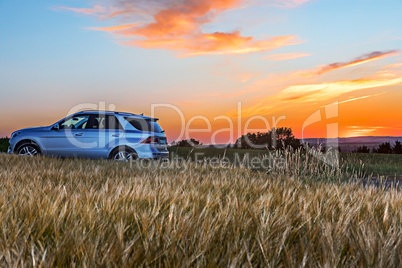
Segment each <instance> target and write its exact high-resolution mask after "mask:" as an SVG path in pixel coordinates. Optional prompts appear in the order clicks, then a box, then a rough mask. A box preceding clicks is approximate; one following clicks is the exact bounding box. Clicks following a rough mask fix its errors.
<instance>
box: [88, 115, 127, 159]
mask: <svg viewBox="0 0 402 268" xmlns="http://www.w3.org/2000/svg"><path fill="white" fill-rule="evenodd" d="M123 134H124V130H123V127H122V126H121V124H120V122H119V120H118V119H117V118H116V116H114V115H105V114H93V115H91V117H90V119H89V123H88V125H87V127H86V129H85V141H86V143H87V144H92V145H96V146H88V147H87V148H84V155H85V157H89V158H107V157H108V153H109V149H111V148H114V147H115V145H116V144H118V142H119V139H120V138H122V137H123Z"/></svg>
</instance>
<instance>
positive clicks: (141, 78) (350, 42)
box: [0, 0, 402, 143]
mask: <svg viewBox="0 0 402 268" xmlns="http://www.w3.org/2000/svg"><path fill="white" fill-rule="evenodd" d="M401 11H402V1H400V0H348V1H344V0H336V1H335V0H282V1H280V0H255V1H252V0H88V1H86V0H80V1H78V0H52V1H44V0H35V1H31V0H0V25H1V26H0V91H1V97H0V114H1V117H0V136H10V134H11V132H12V131H14V130H16V129H20V128H25V127H34V126H46V125H51V124H53V123H54V122H56V121H58V120H60V119H61V118H63V117H65V116H67V115H68V114H69V113H72V112H74V111H77V110H80V109H110V110H117V111H127V112H133V113H138V114H140V113H144V114H145V115H153V116H156V117H158V118H159V119H160V121H159V122H160V124H161V125H162V127H163V128H164V129H165V130H166V134H167V137H168V140H169V141H173V140H176V139H183V138H187V137H194V138H196V139H200V140H201V141H202V142H204V143H227V142H233V141H234V140H235V139H236V138H238V137H239V136H240V135H241V134H245V133H247V132H257V131H259V132H264V131H266V130H267V129H270V128H272V127H284V126H286V127H291V128H292V129H293V131H294V133H295V135H296V137H299V138H301V137H309V138H311V137H317V138H318V137H335V136H339V137H353V136H402V108H401V104H400V102H401V99H402V75H401V74H402V17H401V16H400V14H401ZM334 126H336V127H335V128H334Z"/></svg>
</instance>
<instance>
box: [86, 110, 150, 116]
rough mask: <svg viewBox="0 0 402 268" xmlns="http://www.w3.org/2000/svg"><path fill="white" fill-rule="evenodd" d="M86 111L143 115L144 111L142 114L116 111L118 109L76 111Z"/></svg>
mask: <svg viewBox="0 0 402 268" xmlns="http://www.w3.org/2000/svg"><path fill="white" fill-rule="evenodd" d="M87 112H101V113H113V114H125V115H138V116H144V113H142V114H134V113H129V112H118V111H108V110H82V111H79V112H78V113H87Z"/></svg>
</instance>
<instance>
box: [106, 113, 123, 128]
mask: <svg viewBox="0 0 402 268" xmlns="http://www.w3.org/2000/svg"><path fill="white" fill-rule="evenodd" d="M106 128H107V129H123V126H122V125H121V124H120V122H119V119H117V117H116V116H114V115H108V116H106Z"/></svg>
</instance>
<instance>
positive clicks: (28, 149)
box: [16, 143, 41, 156]
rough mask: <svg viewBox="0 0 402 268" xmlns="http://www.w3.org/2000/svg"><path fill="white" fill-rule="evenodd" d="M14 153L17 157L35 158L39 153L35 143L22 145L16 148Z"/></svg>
mask: <svg viewBox="0 0 402 268" xmlns="http://www.w3.org/2000/svg"><path fill="white" fill-rule="evenodd" d="M16 153H17V154H18V155H27V156H36V155H40V154H41V151H40V148H39V146H38V145H36V144H35V143H23V144H21V145H20V146H19V147H18V148H17V150H16Z"/></svg>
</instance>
